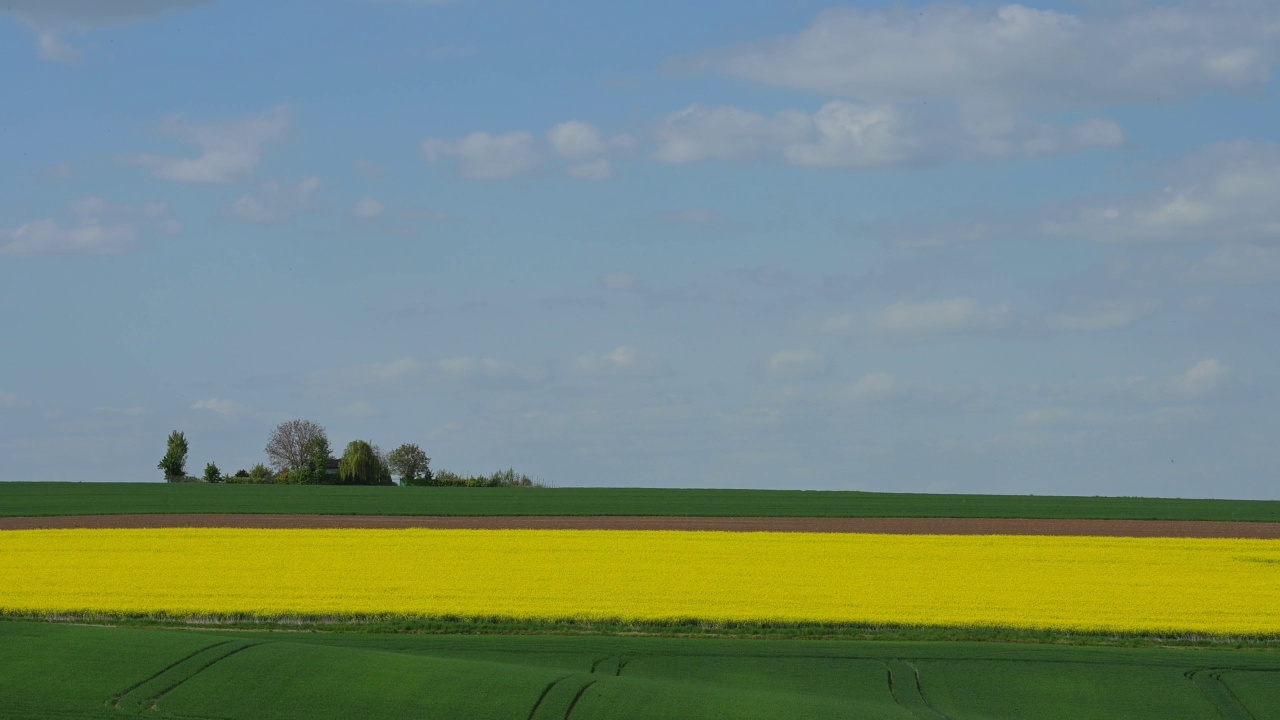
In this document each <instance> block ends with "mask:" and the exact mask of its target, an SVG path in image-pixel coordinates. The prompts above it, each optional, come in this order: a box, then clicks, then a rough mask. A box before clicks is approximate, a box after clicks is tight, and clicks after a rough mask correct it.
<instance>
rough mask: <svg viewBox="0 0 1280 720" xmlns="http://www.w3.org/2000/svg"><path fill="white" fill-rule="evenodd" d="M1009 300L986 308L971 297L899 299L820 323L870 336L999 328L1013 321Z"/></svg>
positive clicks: (832, 330) (833, 329)
mask: <svg viewBox="0 0 1280 720" xmlns="http://www.w3.org/2000/svg"><path fill="white" fill-rule="evenodd" d="M1012 315H1013V311H1012V308H1011V307H1010V305H1009V303H1007V302H1004V303H1000V304H999V305H994V306H990V307H983V306H982V305H981V304H980V303H979V302H978V301H977V300H975V299H974V298H970V297H959V298H953V299H950V300H940V301H935V302H921V303H911V302H898V303H894V304H892V305H889V306H888V307H885V308H882V309H879V310H872V311H867V312H862V313H842V314H837V315H831V316H829V317H827V318H825V319H823V320H822V321H821V322H820V323H819V329H820V330H822V331H823V332H827V333H854V334H861V335H869V336H882V337H889V336H899V337H907V336H916V337H920V336H930V335H949V334H962V333H976V332H987V331H994V330H999V329H1001V328H1003V327H1005V326H1007V325H1008V324H1009V323H1010V321H1011V320H1012Z"/></svg>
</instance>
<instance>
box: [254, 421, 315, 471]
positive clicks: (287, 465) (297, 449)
mask: <svg viewBox="0 0 1280 720" xmlns="http://www.w3.org/2000/svg"><path fill="white" fill-rule="evenodd" d="M316 438H323V439H324V443H325V448H326V449H327V448H328V446H329V438H328V436H327V435H325V432H324V428H323V427H321V426H320V424H319V423H314V422H311V421H310V420H287V421H285V422H282V423H280V424H279V425H277V426H276V429H275V430H274V431H272V433H271V437H270V438H268V439H267V459H268V460H269V461H270V462H271V467H273V468H275V469H276V471H277V472H293V471H295V470H300V469H303V468H309V467H310V466H311V461H312V454H313V451H314V449H315V448H314V446H313V444H312V441H313V440H315V439H316Z"/></svg>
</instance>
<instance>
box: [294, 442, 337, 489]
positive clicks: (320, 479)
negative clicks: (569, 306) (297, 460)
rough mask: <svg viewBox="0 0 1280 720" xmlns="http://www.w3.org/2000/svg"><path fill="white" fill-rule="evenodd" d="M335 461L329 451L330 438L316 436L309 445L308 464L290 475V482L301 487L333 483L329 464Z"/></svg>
mask: <svg viewBox="0 0 1280 720" xmlns="http://www.w3.org/2000/svg"><path fill="white" fill-rule="evenodd" d="M331 460H333V452H332V451H331V450H330V449H329V438H327V437H325V436H324V435H316V436H315V437H313V438H311V441H310V442H308V443H307V464H306V465H304V466H302V467H300V468H298V469H296V470H294V471H293V472H291V473H290V474H289V482H291V483H296V484H299V485H321V484H324V483H325V482H331V479H330V478H329V462H330V461H331Z"/></svg>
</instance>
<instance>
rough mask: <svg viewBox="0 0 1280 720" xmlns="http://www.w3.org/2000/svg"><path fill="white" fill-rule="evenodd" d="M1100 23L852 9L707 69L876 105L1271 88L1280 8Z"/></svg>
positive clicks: (1106, 18) (1140, 9) (1116, 9)
mask: <svg viewBox="0 0 1280 720" xmlns="http://www.w3.org/2000/svg"><path fill="white" fill-rule="evenodd" d="M1105 7H1106V9H1105V10H1101V11H1099V12H1097V13H1094V14H1089V15H1074V14H1068V13H1061V12H1057V11H1054V10H1040V9H1035V8H1029V7H1026V6H1023V5H1018V4H1008V5H1002V6H991V5H978V6H973V5H969V4H967V3H966V4H950V3H948V4H935V5H927V6H921V7H909V6H906V5H902V6H897V5H895V6H892V7H891V8H888V9H884V10H877V11H862V10H859V9H856V8H838V9H832V10H828V11H826V12H823V13H820V14H819V15H818V16H817V18H816V19H815V20H814V21H813V23H812V24H811V25H810V26H809V27H808V28H807V29H805V30H804V31H802V32H800V33H798V34H795V35H790V36H783V37H778V38H774V39H772V40H767V41H763V42H759V43H754V44H749V45H746V46H743V47H739V48H737V49H733V50H729V51H726V52H722V53H720V54H719V55H718V56H716V57H713V58H710V59H708V60H707V61H706V62H707V64H709V65H711V66H714V67H717V68H719V69H721V70H723V71H724V72H727V73H729V74H731V75H735V76H738V77H742V78H746V79H749V80H753V81H757V82H761V83H764V84H767V85H773V86H778V87H784V88H791V89H797V90H805V91H814V92H819V93H824V94H827V95H830V96H835V97H841V98H850V99H858V100H862V101H868V102H873V103H914V102H921V101H944V102H951V103H955V104H957V105H963V104H965V103H967V102H970V101H972V100H973V99H975V98H976V99H978V100H980V101H983V102H987V101H997V102H1003V103H1008V104H1011V105H1020V106H1034V107H1044V108H1078V107H1089V106H1097V105H1109V104H1158V103H1170V102H1179V101H1182V100H1185V99H1187V98H1189V97H1193V96H1195V95H1197V94H1199V93H1202V92H1205V91H1207V90H1225V91H1228V92H1243V91H1256V90H1261V89H1262V88H1264V87H1265V86H1266V83H1267V80H1268V78H1269V77H1270V72H1271V69H1272V68H1273V67H1274V66H1275V64H1276V62H1277V52H1276V48H1277V45H1276V42H1275V41H1276V38H1277V37H1280V13H1278V12H1277V8H1276V6H1275V5H1274V4H1273V3H1263V2H1252V1H1247V0H1246V1H1244V2H1241V1H1239V0H1236V1H1234V2H1232V1H1228V2H1215V3H1190V4H1183V5H1179V6H1174V7H1167V6H1166V7H1160V6H1154V5H1146V4H1145V3H1132V4H1130V5H1129V7H1128V8H1126V7H1125V5H1123V4H1121V5H1116V6H1110V5H1108V6H1105Z"/></svg>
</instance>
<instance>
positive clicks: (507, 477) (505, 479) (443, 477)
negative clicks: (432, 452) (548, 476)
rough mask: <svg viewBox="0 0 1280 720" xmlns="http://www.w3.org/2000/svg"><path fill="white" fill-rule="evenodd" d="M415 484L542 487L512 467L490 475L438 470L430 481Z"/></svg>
mask: <svg viewBox="0 0 1280 720" xmlns="http://www.w3.org/2000/svg"><path fill="white" fill-rule="evenodd" d="M415 484H419V485H437V486H443V487H544V486H543V484H542V483H540V482H537V481H535V480H534V479H533V478H531V477H529V476H528V475H526V474H524V473H517V472H516V471H515V470H514V469H513V468H507V469H506V470H499V471H497V472H495V473H493V474H492V475H459V474H458V473H455V472H451V471H449V470H440V471H438V472H436V473H435V476H434V477H433V478H432V479H431V481H430V482H419V483H415Z"/></svg>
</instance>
